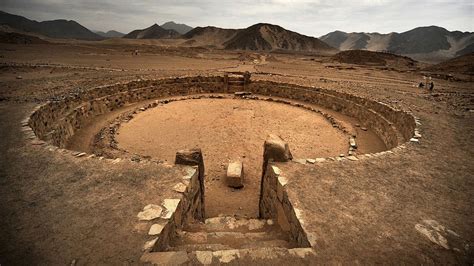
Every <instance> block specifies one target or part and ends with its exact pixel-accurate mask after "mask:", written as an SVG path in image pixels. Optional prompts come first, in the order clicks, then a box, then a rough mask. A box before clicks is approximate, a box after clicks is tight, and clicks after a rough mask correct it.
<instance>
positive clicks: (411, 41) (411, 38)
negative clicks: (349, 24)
mask: <svg viewBox="0 0 474 266" xmlns="http://www.w3.org/2000/svg"><path fill="white" fill-rule="evenodd" d="M320 39H321V40H322V41H324V42H326V43H328V44H329V45H331V46H333V47H335V48H338V49H340V50H353V49H363V50H369V51H390V52H392V53H397V54H401V55H409V56H411V57H414V58H420V59H426V58H430V57H431V58H433V59H434V60H437V61H440V60H443V59H446V58H453V57H455V56H459V55H462V54H465V53H468V52H470V51H472V49H473V48H474V47H473V46H474V33H472V32H460V31H448V30H446V29H444V28H441V27H436V26H429V27H419V28H415V29H413V30H410V31H407V32H403V33H389V34H380V33H346V32H342V31H335V32H331V33H329V34H326V35H324V36H322V37H320Z"/></svg>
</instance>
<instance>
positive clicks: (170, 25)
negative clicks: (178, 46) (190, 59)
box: [161, 21, 193, 34]
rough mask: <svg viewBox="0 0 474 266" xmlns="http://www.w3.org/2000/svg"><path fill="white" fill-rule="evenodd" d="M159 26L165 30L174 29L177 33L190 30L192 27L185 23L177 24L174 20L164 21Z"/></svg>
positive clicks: (184, 32)
mask: <svg viewBox="0 0 474 266" xmlns="http://www.w3.org/2000/svg"><path fill="white" fill-rule="evenodd" d="M161 27H162V28H163V29H165V30H174V31H176V32H177V33H179V34H186V33H188V32H189V31H190V30H192V29H193V27H191V26H188V25H186V24H178V23H175V22H174V21H169V22H166V23H164V24H163V25H161Z"/></svg>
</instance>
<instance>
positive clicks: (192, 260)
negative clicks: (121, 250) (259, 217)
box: [140, 248, 316, 265]
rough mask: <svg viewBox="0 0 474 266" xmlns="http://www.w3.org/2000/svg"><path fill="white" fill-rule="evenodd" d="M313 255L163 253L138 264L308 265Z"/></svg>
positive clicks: (281, 251)
mask: <svg viewBox="0 0 474 266" xmlns="http://www.w3.org/2000/svg"><path fill="white" fill-rule="evenodd" d="M315 258H316V253H315V251H314V250H313V249H311V248H293V249H287V248H254V249H228V250H218V251H192V252H186V251H167V252H151V253H148V252H147V253H145V254H143V255H142V257H141V258H140V261H141V263H146V264H152V265H180V264H189V265H220V264H225V263H231V264H238V265H303V264H304V265H310V264H314V261H315Z"/></svg>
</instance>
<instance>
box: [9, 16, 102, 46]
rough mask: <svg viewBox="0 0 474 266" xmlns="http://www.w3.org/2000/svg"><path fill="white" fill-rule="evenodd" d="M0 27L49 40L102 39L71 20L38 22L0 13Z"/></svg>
mask: <svg viewBox="0 0 474 266" xmlns="http://www.w3.org/2000/svg"><path fill="white" fill-rule="evenodd" d="M0 25H7V26H9V27H11V28H14V29H16V30H19V31H22V32H27V33H34V34H40V35H43V36H47V37H50V38H60V39H78V40H102V39H103V37H102V36H99V35H98V34H95V33H93V32H92V31H90V30H88V29H87V28H86V27H84V26H82V25H81V24H79V23H77V22H76V21H73V20H64V19H59V20H50V21H42V22H38V21H35V20H29V19H27V18H25V17H22V16H17V15H13V14H9V13H6V12H3V11H0Z"/></svg>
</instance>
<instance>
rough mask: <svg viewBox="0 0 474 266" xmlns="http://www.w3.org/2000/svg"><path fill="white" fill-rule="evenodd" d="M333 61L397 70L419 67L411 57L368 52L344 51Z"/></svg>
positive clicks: (334, 57)
mask: <svg viewBox="0 0 474 266" xmlns="http://www.w3.org/2000/svg"><path fill="white" fill-rule="evenodd" d="M332 59H333V60H335V61H337V62H340V63H346V64H355V65H370V66H380V67H387V68H393V69H397V70H411V69H416V68H417V67H418V62H417V61H415V60H413V59H411V58H410V57H406V56H401V55H396V54H391V53H382V52H373V51H367V50H347V51H342V52H339V53H337V54H335V55H334V56H332Z"/></svg>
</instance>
